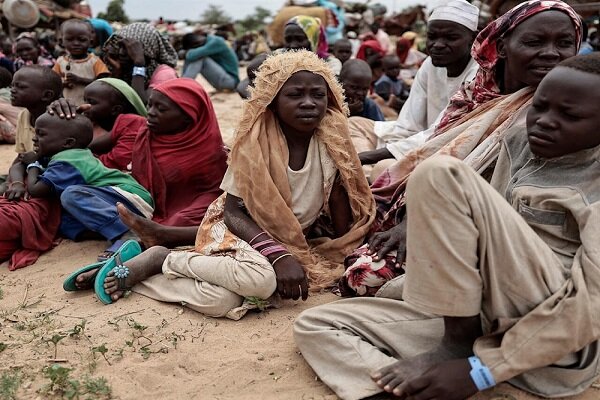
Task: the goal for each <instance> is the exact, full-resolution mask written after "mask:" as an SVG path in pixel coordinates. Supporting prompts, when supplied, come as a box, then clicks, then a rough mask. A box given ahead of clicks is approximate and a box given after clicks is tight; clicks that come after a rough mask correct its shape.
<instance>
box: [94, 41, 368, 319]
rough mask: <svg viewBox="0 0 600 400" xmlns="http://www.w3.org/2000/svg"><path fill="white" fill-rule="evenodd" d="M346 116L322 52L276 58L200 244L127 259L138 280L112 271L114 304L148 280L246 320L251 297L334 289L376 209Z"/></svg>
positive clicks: (153, 289) (260, 81)
mask: <svg viewBox="0 0 600 400" xmlns="http://www.w3.org/2000/svg"><path fill="white" fill-rule="evenodd" d="M346 115H347V108H346V105H345V104H344V100H343V94H342V89H341V87H340V85H339V84H338V83H337V81H336V79H335V76H334V75H333V73H332V72H331V70H330V69H329V67H328V66H327V64H326V63H325V62H324V61H322V60H320V59H319V58H318V57H317V55H316V54H314V53H312V52H308V51H290V52H286V53H283V54H280V55H277V56H273V57H270V58H268V59H267V60H266V61H265V62H264V63H263V64H262V66H261V68H260V70H259V72H258V74H257V77H256V81H255V88H254V89H252V93H251V98H250V100H249V101H248V102H247V103H245V105H244V111H243V116H242V120H241V122H240V125H239V127H238V130H237V137H236V141H235V143H234V145H233V149H232V153H231V159H230V166H229V169H228V171H227V173H226V175H225V178H224V179H223V183H222V185H221V188H222V189H223V190H224V191H225V192H226V193H225V194H224V195H223V196H221V197H220V198H219V199H217V200H216V201H215V202H214V203H213V204H212V205H211V206H210V207H209V209H208V211H207V213H206V215H205V218H204V221H203V222H202V224H201V226H200V229H199V230H198V236H197V239H196V248H195V251H194V252H170V251H169V250H168V249H166V248H161V247H154V248H151V249H149V250H148V251H146V252H145V253H144V254H142V255H140V256H139V257H137V258H135V259H133V260H131V261H130V262H127V263H125V266H126V267H128V268H129V269H130V272H131V273H130V274H129V276H127V277H125V278H122V279H117V278H116V277H115V276H114V275H115V274H113V273H110V274H109V276H108V278H107V279H106V280H105V284H104V290H105V292H106V293H107V294H109V295H110V296H111V298H112V300H113V301H114V300H117V299H118V298H119V297H120V296H121V295H122V290H123V289H126V288H127V287H131V286H133V285H134V284H136V283H138V282H141V281H143V282H142V283H141V284H139V285H137V286H136V287H135V288H134V289H133V290H134V291H136V292H138V293H141V294H144V295H146V296H149V297H152V298H154V299H157V300H161V301H168V302H178V303H180V302H185V303H186V305H187V306H188V307H190V308H192V309H194V310H196V311H199V312H202V313H205V314H208V315H213V316H223V315H226V316H228V317H231V318H236V319H237V318H240V317H241V316H242V315H243V313H244V311H242V312H240V311H239V307H240V305H242V302H243V300H244V298H245V297H246V298H247V297H259V298H262V299H266V298H268V297H270V296H271V295H272V294H273V293H274V292H277V293H278V294H279V295H281V297H283V298H293V299H298V298H299V297H302V298H303V299H306V298H307V297H308V286H309V284H310V287H311V289H312V290H321V289H324V288H327V287H331V286H332V285H333V284H334V283H335V282H336V281H337V279H338V278H339V277H340V276H341V274H342V272H343V267H342V262H343V260H344V256H345V255H346V254H348V253H349V252H351V251H352V250H353V248H354V247H355V246H357V245H359V244H360V243H362V241H363V239H364V237H365V235H366V233H367V231H368V229H369V226H370V224H371V222H372V221H373V218H374V212H375V204H374V200H373V198H372V195H371V193H370V190H369V187H368V185H367V181H366V178H365V177H364V175H363V174H362V172H361V167H360V162H359V160H358V156H357V155H356V152H355V150H354V148H353V146H352V142H351V140H350V136H349V131H348V123H347V118H346ZM121 268H123V267H121ZM121 271H122V270H121ZM161 271H162V274H161V273H160V272H161ZM117 275H123V274H121V273H118V274H117ZM153 275H154V276H153Z"/></svg>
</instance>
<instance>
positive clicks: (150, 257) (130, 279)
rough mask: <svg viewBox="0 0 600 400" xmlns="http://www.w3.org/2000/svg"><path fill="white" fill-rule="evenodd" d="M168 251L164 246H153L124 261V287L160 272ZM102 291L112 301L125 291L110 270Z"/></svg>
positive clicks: (121, 295)
mask: <svg viewBox="0 0 600 400" xmlns="http://www.w3.org/2000/svg"><path fill="white" fill-rule="evenodd" d="M169 252H170V250H169V249H167V248H166V247H161V246H154V247H151V248H149V249H148V250H146V251H144V252H143V253H142V254H140V255H139V256H137V257H134V258H132V259H131V260H129V261H127V262H125V263H124V265H125V266H126V267H128V268H129V276H127V278H125V287H126V288H132V287H133V286H135V285H136V284H137V283H139V282H141V281H143V280H145V279H147V278H149V277H151V276H152V275H156V274H158V273H160V272H161V271H162V265H163V262H164V261H165V259H166V258H167V255H169ZM104 292H106V294H107V295H109V296H110V298H111V299H112V301H117V300H119V299H120V298H121V297H123V294H124V293H125V290H123V288H122V287H121V288H120V287H119V282H118V281H117V278H115V277H114V273H113V272H112V271H111V272H109V273H108V275H107V276H106V279H105V280H104Z"/></svg>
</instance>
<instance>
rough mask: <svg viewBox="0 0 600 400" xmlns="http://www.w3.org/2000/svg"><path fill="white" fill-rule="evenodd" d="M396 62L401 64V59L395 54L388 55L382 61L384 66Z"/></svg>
mask: <svg viewBox="0 0 600 400" xmlns="http://www.w3.org/2000/svg"><path fill="white" fill-rule="evenodd" d="M396 60H398V63H400V59H399V58H398V56H397V55H395V54H388V55H386V56H384V57H383V58H382V59H381V62H382V63H383V64H385V63H386V62H390V63H391V62H396Z"/></svg>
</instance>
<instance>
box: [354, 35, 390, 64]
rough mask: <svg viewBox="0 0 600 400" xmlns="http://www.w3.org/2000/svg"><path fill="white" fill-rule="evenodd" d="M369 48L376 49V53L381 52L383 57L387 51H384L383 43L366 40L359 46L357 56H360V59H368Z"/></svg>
mask: <svg viewBox="0 0 600 400" xmlns="http://www.w3.org/2000/svg"><path fill="white" fill-rule="evenodd" d="M367 48H369V49H372V50H374V51H375V52H376V53H379V54H380V55H381V56H382V57H383V56H385V51H383V49H382V48H381V45H380V44H379V42H378V41H377V40H365V41H364V42H362V44H361V45H360V47H359V48H358V53H356V58H358V59H359V60H363V61H367V54H366V52H367Z"/></svg>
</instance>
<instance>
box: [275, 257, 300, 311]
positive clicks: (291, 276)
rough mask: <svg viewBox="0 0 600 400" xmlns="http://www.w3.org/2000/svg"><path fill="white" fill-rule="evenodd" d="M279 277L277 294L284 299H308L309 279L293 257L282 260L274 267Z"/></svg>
mask: <svg viewBox="0 0 600 400" xmlns="http://www.w3.org/2000/svg"><path fill="white" fill-rule="evenodd" d="M273 269H274V270H275V275H276V276H277V293H279V295H280V296H281V297H282V298H284V299H294V300H298V298H300V296H302V300H306V299H308V278H307V277H306V273H305V272H304V268H302V265H300V263H299V262H298V261H297V260H296V259H295V258H294V257H293V256H287V257H283V258H281V259H280V260H279V261H277V262H276V263H275V265H273Z"/></svg>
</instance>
